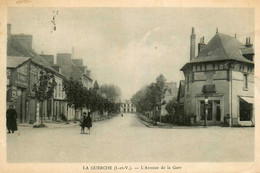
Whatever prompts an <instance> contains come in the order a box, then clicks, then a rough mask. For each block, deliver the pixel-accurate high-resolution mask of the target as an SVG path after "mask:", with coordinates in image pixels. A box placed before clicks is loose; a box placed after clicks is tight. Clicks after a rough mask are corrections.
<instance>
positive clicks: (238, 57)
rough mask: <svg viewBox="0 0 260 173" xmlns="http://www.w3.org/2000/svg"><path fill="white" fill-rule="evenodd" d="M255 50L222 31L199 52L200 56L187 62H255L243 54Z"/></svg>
mask: <svg viewBox="0 0 260 173" xmlns="http://www.w3.org/2000/svg"><path fill="white" fill-rule="evenodd" d="M253 52H254V49H253V48H247V47H246V46H245V45H243V44H242V43H241V42H240V41H238V40H237V39H236V38H235V37H231V36H228V35H225V34H222V33H216V35H215V36H214V37H213V38H212V39H211V40H210V41H209V43H208V44H207V45H206V47H205V48H204V49H203V50H202V51H201V52H200V53H199V54H198V56H197V57H195V58H194V59H192V60H191V61H190V62H188V63H187V64H191V63H199V62H210V61H225V60H235V61H240V62H246V63H250V64H254V62H253V61H250V60H248V59H246V58H245V57H244V56H243V54H248V53H253ZM187 64H186V65H187ZM186 65H185V66H186ZM185 66H184V67H185ZM184 67H183V68H184ZM183 68H182V69H183ZM182 69H181V70H182Z"/></svg>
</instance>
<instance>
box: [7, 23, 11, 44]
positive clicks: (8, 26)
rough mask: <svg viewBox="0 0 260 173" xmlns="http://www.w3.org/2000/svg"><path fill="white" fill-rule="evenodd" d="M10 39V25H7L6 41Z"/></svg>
mask: <svg viewBox="0 0 260 173" xmlns="http://www.w3.org/2000/svg"><path fill="white" fill-rule="evenodd" d="M10 38H11V24H9V23H8V24H7V39H8V40H9V39H10Z"/></svg>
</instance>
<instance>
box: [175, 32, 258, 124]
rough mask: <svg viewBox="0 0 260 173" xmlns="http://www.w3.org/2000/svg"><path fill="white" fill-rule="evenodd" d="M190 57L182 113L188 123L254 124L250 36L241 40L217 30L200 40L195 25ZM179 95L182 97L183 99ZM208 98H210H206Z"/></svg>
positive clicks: (252, 62)
mask: <svg viewBox="0 0 260 173" xmlns="http://www.w3.org/2000/svg"><path fill="white" fill-rule="evenodd" d="M190 39H191V42H190V61H189V62H187V63H186V64H185V65H184V66H183V67H182V68H181V71H183V73H184V76H185V87H184V88H180V89H182V90H184V91H179V93H182V92H184V98H183V105H184V106H183V114H182V115H179V119H180V120H182V121H183V122H184V123H185V124H194V125H203V124H204V123H205V115H206V106H205V101H207V100H208V105H207V110H208V111H207V117H206V120H207V121H206V122H207V125H223V124H226V125H228V126H254V125H255V116H254V49H253V45H252V44H251V42H250V38H246V43H245V44H242V43H241V42H240V41H239V40H238V39H237V38H236V37H232V36H229V35H225V34H222V33H219V32H218V31H217V32H216V34H215V36H214V37H213V38H212V39H211V40H210V41H209V43H208V44H205V43H204V38H202V39H201V40H200V43H199V44H198V55H197V56H196V57H195V47H196V45H195V43H196V35H195V30H194V28H192V33H191V38H190ZM180 98H181V97H180V95H179V99H180ZM206 98H207V100H206Z"/></svg>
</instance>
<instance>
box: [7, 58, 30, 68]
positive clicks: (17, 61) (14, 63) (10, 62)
mask: <svg viewBox="0 0 260 173" xmlns="http://www.w3.org/2000/svg"><path fill="white" fill-rule="evenodd" d="M29 59H30V57H18V56H7V68H16V67H18V66H19V65H21V64H23V63H25V62H26V61H28V60H29Z"/></svg>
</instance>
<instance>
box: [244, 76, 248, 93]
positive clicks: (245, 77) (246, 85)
mask: <svg viewBox="0 0 260 173" xmlns="http://www.w3.org/2000/svg"><path fill="white" fill-rule="evenodd" d="M244 89H248V79H247V74H244Z"/></svg>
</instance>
